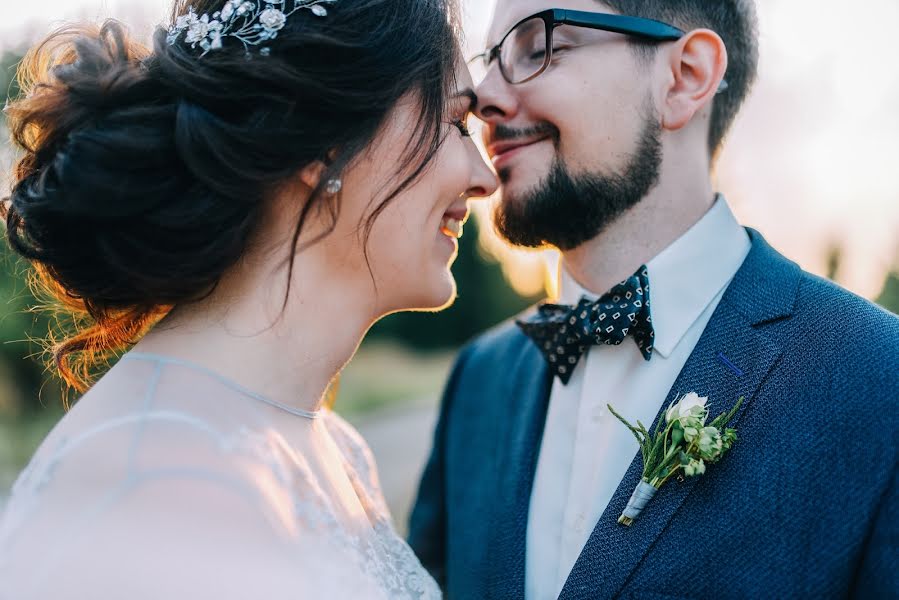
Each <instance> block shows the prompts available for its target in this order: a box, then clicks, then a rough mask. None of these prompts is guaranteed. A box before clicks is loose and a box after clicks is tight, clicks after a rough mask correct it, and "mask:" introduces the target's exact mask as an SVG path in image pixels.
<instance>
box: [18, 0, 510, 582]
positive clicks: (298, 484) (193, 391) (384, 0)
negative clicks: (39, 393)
mask: <svg viewBox="0 0 899 600" xmlns="http://www.w3.org/2000/svg"><path fill="white" fill-rule="evenodd" d="M174 17H175V18H174V20H173V25H172V27H171V28H170V29H169V30H168V31H165V30H162V29H160V30H158V31H157V32H156V34H155V37H154V44H153V49H152V51H150V50H146V49H144V48H142V47H141V46H140V45H139V44H137V43H135V42H133V41H132V40H130V39H129V38H128V35H127V34H126V33H125V32H124V30H123V28H122V27H121V26H120V25H119V24H117V23H116V22H114V21H107V22H106V23H105V24H104V25H103V26H102V28H100V29H91V28H86V27H76V26H68V27H65V28H63V29H61V30H58V31H57V32H55V33H53V34H51V35H50V36H49V37H48V38H47V39H46V40H44V41H43V42H42V43H41V44H39V45H38V46H36V47H35V49H33V50H32V51H31V52H30V53H29V55H28V56H27V57H26V59H25V61H24V63H23V65H22V67H21V70H20V77H21V79H22V80H23V84H24V88H23V89H24V90H25V94H24V95H23V97H22V99H20V100H18V101H16V102H14V103H13V104H11V105H10V106H9V107H8V109H7V117H8V121H9V126H10V129H11V131H12V132H13V137H14V141H15V142H16V143H17V144H18V145H19V146H20V147H21V149H22V150H23V154H22V158H21V160H20V162H19V164H18V165H17V168H16V171H15V177H14V181H13V188H12V193H11V195H10V197H9V198H8V199H7V201H6V202H5V204H4V209H3V213H4V216H5V218H6V222H7V234H8V235H7V237H8V241H9V242H10V244H11V245H12V247H13V248H14V249H15V250H16V251H17V252H18V253H20V254H21V255H23V256H25V257H26V258H28V259H29V260H30V261H31V262H32V263H33V265H34V267H35V274H36V277H37V283H38V284H39V285H40V286H41V287H42V288H43V289H44V290H46V291H47V292H49V293H52V294H53V295H54V296H55V297H56V299H57V300H58V301H59V302H60V303H62V304H63V305H64V306H65V307H66V308H67V310H68V311H69V316H70V317H71V320H72V321H73V322H74V323H75V324H76V325H77V328H76V329H75V331H73V332H70V333H69V334H68V336H67V337H65V338H63V339H58V340H55V345H54V352H55V356H54V357H55V365H56V367H57V368H58V370H59V372H60V374H61V376H62V377H63V378H64V379H65V380H66V381H67V382H68V383H69V384H70V385H71V386H72V387H74V388H75V389H76V390H78V391H79V392H84V393H83V395H82V396H81V397H80V398H79V400H78V401H77V403H76V404H75V405H74V407H73V408H72V410H70V411H69V412H68V414H67V415H66V416H65V417H64V418H63V419H62V421H61V422H60V423H59V424H58V425H57V426H56V427H55V429H54V430H53V431H52V432H51V433H50V435H49V436H48V437H47V439H46V440H45V441H44V443H43V444H42V445H41V447H40V448H39V450H38V451H37V453H36V454H35V456H34V457H33V459H32V460H31V462H30V464H29V465H28V467H27V468H26V469H25V471H24V472H23V473H22V474H21V475H20V477H19V479H18V480H17V482H16V485H15V487H14V490H13V493H12V496H11V498H10V502H9V505H8V507H7V510H6V512H5V514H4V515H3V516H2V518H0V597H2V598H15V599H16V600H24V599H26V598H85V599H91V600H101V599H106V598H108V599H120V598H129V599H138V598H214V599H216V600H219V599H228V598H241V599H243V598H267V599H274V598H419V597H426V598H427V597H437V596H439V590H438V589H437V587H436V585H435V583H434V582H433V580H432V579H431V578H430V577H429V576H428V575H427V573H426V572H425V571H424V570H423V569H422V567H421V565H420V564H419V562H418V561H417V559H416V558H415V557H414V555H413V554H412V552H411V551H410V550H409V548H408V546H406V545H405V543H404V542H403V541H402V540H401V539H400V538H399V537H398V536H397V534H396V533H395V532H394V530H393V528H392V525H391V522H390V517H389V514H388V510H387V507H386V506H385V504H384V500H383V497H382V496H381V493H380V491H379V487H378V477H377V471H376V469H375V466H374V464H373V462H372V457H371V453H370V452H369V450H368V448H367V446H366V445H365V443H364V441H363V440H362V439H361V438H360V436H359V435H358V433H357V432H356V431H354V430H353V429H352V427H350V426H349V425H348V424H347V423H345V422H344V421H343V420H341V419H340V417H338V416H337V415H336V414H334V413H333V412H331V411H330V410H329V409H328V408H326V407H323V400H322V398H323V396H324V394H325V391H326V389H327V388H328V386H329V382H331V380H332V379H333V378H334V377H335V375H336V374H337V373H339V371H340V370H341V368H342V367H343V366H344V365H345V364H346V362H347V361H348V360H349V359H350V357H351V356H352V354H353V353H354V351H355V349H356V347H357V346H358V344H359V342H360V340H361V339H362V337H363V335H364V334H365V332H366V330H367V329H368V328H369V327H370V326H371V325H372V323H373V322H375V321H376V320H377V319H379V318H380V317H382V316H384V315H386V314H388V313H391V312H395V311H399V310H408V309H434V308H438V307H441V306H444V305H446V304H447V303H448V302H450V301H451V300H452V299H453V297H454V294H455V283H454V281H453V277H452V275H451V273H450V271H449V265H450V264H451V263H452V261H453V258H454V256H455V253H456V250H457V240H456V238H457V237H458V236H459V234H460V233H461V225H462V223H463V222H464V220H465V218H466V217H467V206H466V201H467V199H468V198H470V197H476V196H485V195H489V194H490V193H492V192H493V191H494V189H495V185H496V184H495V179H494V176H493V174H492V172H491V171H490V170H489V169H488V167H487V166H486V165H485V164H484V163H483V162H482V160H481V158H480V155H479V153H478V151H477V149H476V147H475V146H474V144H473V143H472V141H471V140H470V139H469V134H468V131H467V129H466V126H465V123H466V117H467V116H468V113H469V112H470V111H471V110H472V108H473V103H474V101H475V97H474V95H473V94H472V93H471V91H470V86H471V83H470V80H469V76H468V73H467V71H465V69H464V66H462V63H461V61H460V60H459V51H458V46H457V40H456V37H455V32H456V31H457V29H456V25H455V22H456V21H455V18H454V17H453V15H452V10H451V7H449V6H448V5H447V4H446V0H317V1H314V0H286V1H284V0H277V1H276V0H269V1H263V0H255V1H250V2H240V1H237V0H229V1H228V2H224V1H222V0H186V1H182V2H179V3H178V4H177V5H176V6H175V9H174ZM119 355H121V359H120V360H118V361H114V362H115V364H114V366H112V367H111V368H109V369H108V370H107V371H106V372H105V373H103V374H102V376H100V377H99V378H98V379H97V378H96V374H97V373H98V370H99V368H100V366H101V365H104V364H106V359H108V358H109V357H118V356H119ZM397 376H401V374H399V373H398V374H397Z"/></svg>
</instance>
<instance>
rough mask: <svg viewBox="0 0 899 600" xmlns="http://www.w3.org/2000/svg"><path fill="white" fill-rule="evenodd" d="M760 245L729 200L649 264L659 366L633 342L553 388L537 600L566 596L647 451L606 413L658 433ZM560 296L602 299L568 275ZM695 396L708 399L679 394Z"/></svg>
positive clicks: (531, 538)
mask: <svg viewBox="0 0 899 600" xmlns="http://www.w3.org/2000/svg"><path fill="white" fill-rule="evenodd" d="M750 245H751V244H750V241H749V236H748V235H747V233H746V231H745V230H744V229H743V228H742V227H741V226H740V225H739V224H738V223H737V221H736V219H735V218H734V215H733V213H732V212H731V211H730V208H729V207H728V205H727V202H726V201H725V200H724V198H723V197H721V196H719V197H718V198H717V200H716V201H715V204H714V205H713V206H712V208H711V209H710V210H709V211H708V212H707V213H706V214H705V215H704V216H703V217H702V219H700V221H699V222H698V223H696V224H695V225H694V226H693V227H692V228H691V229H690V230H689V231H687V232H686V233H685V234H684V235H682V236H681V237H680V238H679V239H678V240H677V241H675V242H674V243H673V244H671V245H670V246H669V247H668V248H666V249H665V250H663V251H662V252H661V253H660V254H658V255H657V256H656V257H655V258H653V259H652V260H651V261H650V262H649V263H647V265H646V266H647V269H648V272H649V287H650V295H649V297H650V302H651V313H652V322H653V327H654V330H655V347H654V349H653V355H652V359H651V360H649V361H646V360H644V359H643V356H642V355H641V354H640V351H639V349H638V348H637V344H636V343H635V342H634V340H633V339H632V338H630V337H628V338H627V339H625V341H624V343H622V344H621V345H620V346H592V347H591V348H590V350H589V351H588V352H587V355H586V356H585V357H584V358H582V359H581V361H580V362H579V363H578V365H577V367H576V369H575V371H574V373H573V374H572V377H571V380H570V381H569V383H568V385H563V384H562V383H561V381H560V380H559V379H558V378H556V379H555V381H554V382H553V387H552V391H551V395H550V401H549V410H548V413H547V417H546V426H545V429H544V434H543V442H542V445H541V449H540V457H539V459H538V461H537V471H536V475H535V478H534V487H533V490H532V492H531V504H530V513H529V516H528V530H527V559H526V582H525V585H526V594H527V598H528V600H546V599H550V598H557V597H558V595H559V593H560V592H561V591H562V587H563V586H564V584H565V581H566V580H567V578H568V574H569V573H570V572H571V569H572V567H574V563H575V562H576V561H577V558H578V556H579V555H580V553H581V550H583V548H584V545H585V544H586V542H587V539H588V538H589V537H590V534H591V533H592V531H593V528H594V526H595V525H596V522H597V521H598V520H599V518H600V516H602V513H603V511H604V510H605V508H606V506H607V505H608V503H609V501H610V500H611V498H612V496H613V495H614V493H615V490H616V489H617V487H618V484H619V483H620V482H621V480H622V478H623V477H624V475H625V473H626V472H627V469H628V467H629V466H630V464H631V461H632V460H633V458H634V456H635V455H636V454H637V452H638V450H639V447H638V446H637V441H636V440H635V439H634V437H633V435H632V434H631V432H630V431H629V430H628V429H627V428H626V427H624V425H623V424H621V423H620V422H619V421H618V420H617V419H615V417H614V416H612V415H611V414H609V412H608V409H607V408H606V404H611V405H612V406H613V407H614V408H615V410H616V411H617V412H619V413H620V414H621V415H622V416H624V417H625V418H626V419H627V420H628V421H630V422H631V423H635V422H636V421H637V420H638V419H639V420H640V421H641V422H642V423H644V424H645V425H646V426H647V427H649V426H650V423H651V422H653V420H654V419H655V416H656V414H657V413H658V411H659V409H660V408H661V406H662V403H663V402H664V401H665V398H666V396H667V395H668V392H669V391H670V389H671V386H672V385H673V384H674V381H675V379H676V378H677V376H678V374H679V373H680V371H681V369H682V368H683V366H684V364H685V363H686V361H687V358H688V357H689V356H690V354H691V352H692V351H693V348H694V347H695V346H696V343H697V342H698V341H699V337H700V335H702V332H703V330H704V329H705V326H706V324H707V323H708V321H709V318H711V316H712V313H713V312H714V310H715V307H717V306H718V302H719V301H720V300H721V296H722V295H723V294H724V290H725V289H726V288H727V286H728V284H729V283H730V281H731V279H733V277H734V275H735V274H736V272H737V270H738V269H739V268H740V265H741V264H742V263H743V260H744V259H745V258H746V255H747V254H748V253H749V248H750ZM638 266H639V265H634V269H635V270H636V268H637V267H638ZM559 290H560V293H559V302H560V303H563V304H577V302H578V300H580V298H581V296H587V297H589V298H591V299H595V298H597V297H598V295H597V294H593V293H590V292H588V291H587V290H585V289H583V288H582V287H581V286H580V285H578V283H577V282H575V281H574V279H572V277H571V276H570V275H569V274H568V273H567V272H566V271H565V270H564V269H561V273H560V288H559ZM691 391H695V392H698V393H699V394H700V395H703V391H704V390H677V392H678V393H687V392H691ZM710 401H714V399H710ZM636 484H637V482H636V481H635V482H634V485H636Z"/></svg>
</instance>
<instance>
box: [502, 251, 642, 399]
mask: <svg viewBox="0 0 899 600" xmlns="http://www.w3.org/2000/svg"><path fill="white" fill-rule="evenodd" d="M516 324H517V325H518V326H519V327H521V329H522V331H524V333H525V334H526V335H527V336H528V337H530V338H531V339H532V340H534V343H535V344H537V346H538V347H539V348H540V351H541V352H542V353H543V356H544V357H546V360H547V362H548V363H549V366H550V368H551V369H552V370H553V372H554V373H555V374H556V375H558V377H559V379H560V380H561V381H562V383H563V384H567V383H568V381H569V380H570V379H571V374H572V373H573V372H574V368H575V367H576V366H577V363H578V361H580V359H581V357H582V356H583V355H584V353H585V352H586V351H587V349H588V348H589V347H590V346H591V345H593V344H606V345H608V346H617V345H618V344H620V343H621V342H623V341H624V338H626V337H627V336H628V334H630V335H633V336H634V340H636V342H637V347H638V348H640V353H641V354H643V358H645V359H646V360H649V359H650V358H652V347H653V343H654V338H655V333H654V332H653V330H652V316H651V315H650V311H649V275H648V274H647V272H646V267H645V266H642V267H640V269H639V270H638V271H637V272H636V273H634V274H633V275H632V276H631V277H629V278H627V279H625V280H624V281H622V282H621V283H619V284H618V285H616V286H615V287H613V288H612V289H611V290H610V291H609V293H607V294H605V295H603V296H602V297H601V298H599V299H598V300H589V299H588V298H581V301H580V302H578V304H577V306H567V305H562V304H543V305H541V306H540V308H539V309H538V311H537V314H536V315H534V316H533V317H530V318H529V319H527V320H525V321H516Z"/></svg>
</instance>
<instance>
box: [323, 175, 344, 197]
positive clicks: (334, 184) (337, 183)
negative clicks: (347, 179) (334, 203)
mask: <svg viewBox="0 0 899 600" xmlns="http://www.w3.org/2000/svg"><path fill="white" fill-rule="evenodd" d="M342 189H343V181H341V180H340V179H336V178H335V179H329V180H328V182H327V183H326V184H325V193H327V194H328V195H329V196H336V195H337V194H338V193H339V192H340V190H342Z"/></svg>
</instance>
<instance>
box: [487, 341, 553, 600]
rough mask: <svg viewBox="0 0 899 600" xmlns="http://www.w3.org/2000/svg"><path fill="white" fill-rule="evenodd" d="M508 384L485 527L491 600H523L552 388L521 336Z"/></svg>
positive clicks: (538, 358)
mask: <svg viewBox="0 0 899 600" xmlns="http://www.w3.org/2000/svg"><path fill="white" fill-rule="evenodd" d="M508 378H509V379H508V381H509V382H510V384H511V385H510V387H509V391H508V395H504V400H505V399H508V400H507V401H508V402H509V407H510V408H509V410H508V413H507V416H506V419H507V423H504V424H502V425H504V429H503V430H502V434H501V435H502V437H503V439H502V440H500V444H499V445H498V446H497V447H498V448H499V452H500V453H501V454H500V456H499V457H498V464H497V471H496V473H497V480H496V488H495V494H494V497H493V500H492V506H493V511H492V514H491V517H490V522H489V526H490V527H489V530H490V537H489V544H490V546H489V556H490V561H491V564H490V569H489V581H488V596H489V597H490V598H523V597H524V582H525V580H524V578H525V543H526V539H527V523H528V509H529V507H530V498H531V487H532V486H533V482H534V471H535V470H536V467H537V457H538V455H539V453H540V441H541V439H542V436H543V426H544V424H545V422H546V411H547V407H548V406H549V394H550V390H551V388H552V377H551V375H550V373H549V369H548V368H547V366H546V361H545V360H544V358H543V356H542V355H541V354H540V351H539V350H538V348H537V347H536V346H535V345H534V344H533V343H532V342H531V341H530V340H528V339H527V338H526V337H524V335H522V347H521V353H520V355H519V356H518V361H517V363H516V364H515V365H514V366H513V367H512V369H511V370H510V372H509V374H508ZM497 425H498V426H499V425H500V424H499V423H498V424H497Z"/></svg>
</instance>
